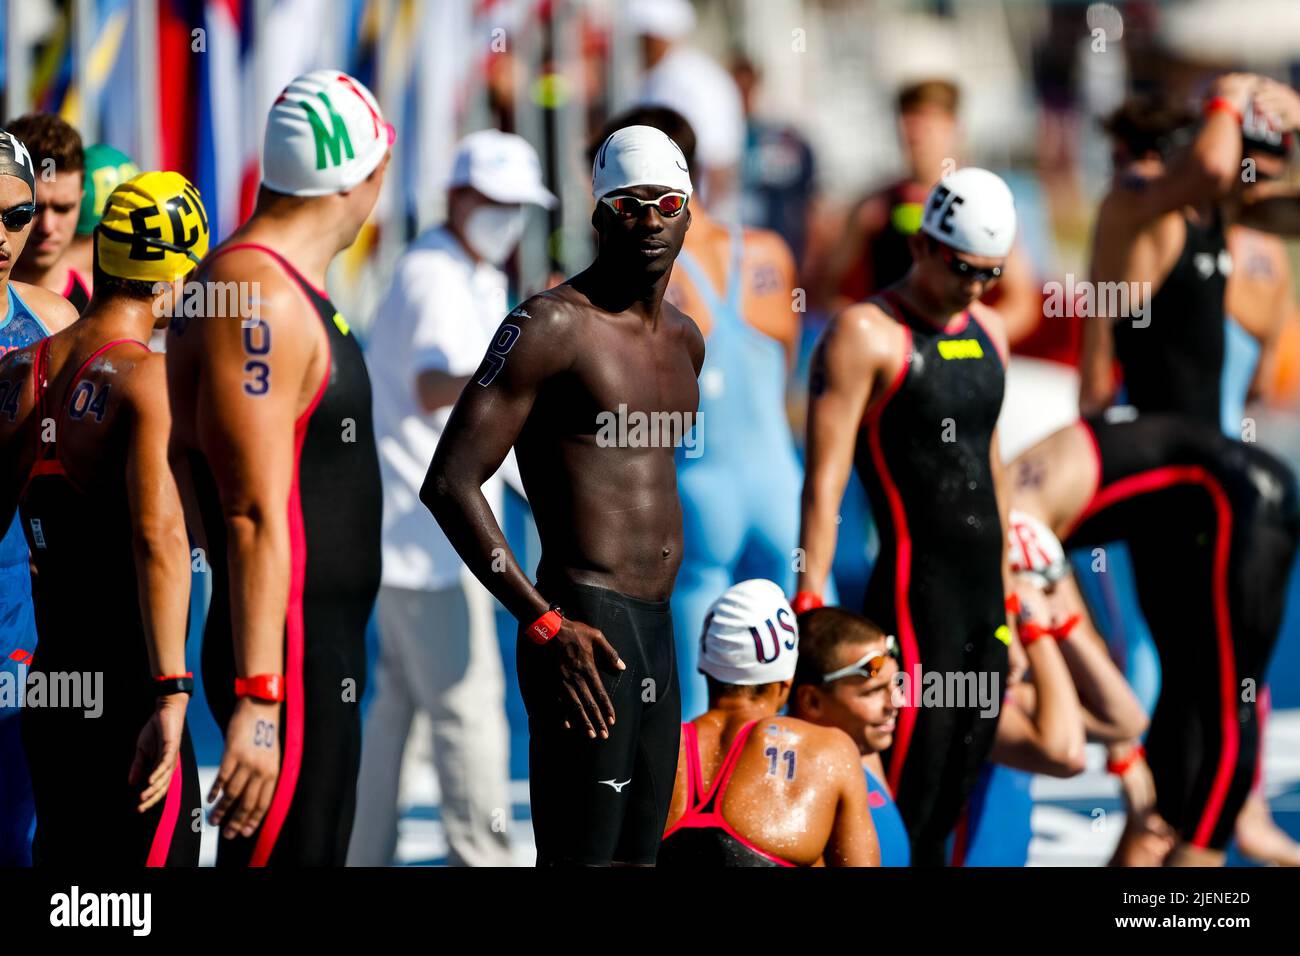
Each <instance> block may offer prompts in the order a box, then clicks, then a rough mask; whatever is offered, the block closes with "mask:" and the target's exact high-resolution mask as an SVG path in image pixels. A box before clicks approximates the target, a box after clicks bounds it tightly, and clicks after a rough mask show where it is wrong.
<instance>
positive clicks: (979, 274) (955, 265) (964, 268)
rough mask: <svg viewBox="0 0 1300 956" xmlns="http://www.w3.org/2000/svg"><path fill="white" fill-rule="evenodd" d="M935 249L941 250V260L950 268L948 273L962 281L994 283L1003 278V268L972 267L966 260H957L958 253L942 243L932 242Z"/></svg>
mask: <svg viewBox="0 0 1300 956" xmlns="http://www.w3.org/2000/svg"><path fill="white" fill-rule="evenodd" d="M931 245H933V246H934V248H935V249H937V250H939V258H941V259H942V260H943V262H944V265H946V266H947V267H948V271H949V272H951V273H952V274H953V275H955V276H958V277H959V278H962V279H974V280H975V281H976V282H985V283H987V282H992V281H993V280H994V279H1000V278H1002V267H1001V266H994V267H993V268H991V269H980V268H978V267H977V266H973V265H971V264H970V263H969V262H967V261H966V260H965V259H959V258H957V255H956V253H954V252H953V251H952V250H951V249H949V248H948V247H947V246H945V245H944V244H943V243H941V242H933V241H932V242H931Z"/></svg>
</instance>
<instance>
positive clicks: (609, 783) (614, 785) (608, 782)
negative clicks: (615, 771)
mask: <svg viewBox="0 0 1300 956" xmlns="http://www.w3.org/2000/svg"><path fill="white" fill-rule="evenodd" d="M596 782H597V783H603V784H605V785H606V786H608V787H612V788H613V790H614V792H615V793H622V792H623V788H624V787H626V786H627V785H628V784H629V783H631V782H632V778H631V777H628V778H627V779H626V780H624V781H623V782H622V783H619V782H618V781H617V780H597V781H596Z"/></svg>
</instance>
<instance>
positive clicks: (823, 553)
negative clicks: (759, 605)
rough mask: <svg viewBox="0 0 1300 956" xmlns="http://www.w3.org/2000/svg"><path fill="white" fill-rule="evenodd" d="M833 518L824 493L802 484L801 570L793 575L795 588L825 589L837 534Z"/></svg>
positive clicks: (832, 510) (815, 591)
mask: <svg viewBox="0 0 1300 956" xmlns="http://www.w3.org/2000/svg"><path fill="white" fill-rule="evenodd" d="M835 518H836V514H835V509H834V508H831V507H829V506H827V505H826V504H825V496H820V495H818V494H816V493H815V492H813V493H809V491H808V487H807V486H805V489H804V497H803V505H802V509H801V516H800V525H799V527H800V534H799V547H800V548H801V549H802V550H803V555H802V557H803V570H802V571H800V572H799V573H798V574H797V575H796V576H795V589H796V590H797V591H811V592H812V593H814V594H822V593H823V592H824V590H825V588H826V580H827V579H828V578H829V577H830V573H831V565H832V562H833V560H834V557H835V541H836V538H837V537H838V529H837V528H836V526H835Z"/></svg>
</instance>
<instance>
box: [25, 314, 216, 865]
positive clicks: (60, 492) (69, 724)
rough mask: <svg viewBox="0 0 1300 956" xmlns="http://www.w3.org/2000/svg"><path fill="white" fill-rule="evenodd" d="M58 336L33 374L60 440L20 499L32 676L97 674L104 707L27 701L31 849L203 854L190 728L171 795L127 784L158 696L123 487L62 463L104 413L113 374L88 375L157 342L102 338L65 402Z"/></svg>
mask: <svg viewBox="0 0 1300 956" xmlns="http://www.w3.org/2000/svg"><path fill="white" fill-rule="evenodd" d="M49 343H50V340H49V339H44V340H43V341H42V342H41V343H40V345H38V346H37V352H36V364H35V367H34V369H33V374H32V386H33V391H34V395H35V399H36V416H37V421H38V422H40V423H45V422H47V421H52V422H53V429H52V432H51V434H52V435H53V437H54V439H55V440H53V441H45V442H42V444H41V449H40V452H39V454H38V456H37V459H36V461H35V463H34V464H33V466H32V470H31V473H30V475H29V477H28V479H27V484H26V486H25V487H24V489H23V491H22V494H21V496H20V499H19V513H20V515H21V519H22V526H23V532H24V534H25V536H26V538H27V546H28V548H29V549H30V550H31V555H32V562H33V564H34V565H35V568H36V573H35V574H34V575H33V577H32V598H33V603H34V605H35V609H36V626H37V631H38V633H39V634H40V641H39V642H38V644H37V646H36V651H35V654H34V655H33V657H32V665H31V669H32V676H35V675H36V674H46V675H54V674H64V675H91V674H102V675H103V678H102V681H103V683H102V690H101V696H100V700H99V704H100V706H101V707H102V713H100V714H99V715H98V716H97V717H93V718H92V717H89V716H87V713H86V710H87V709H88V708H69V707H49V706H44V707H24V708H23V711H22V721H23V726H22V730H23V745H24V748H25V750H26V752H27V762H28V766H29V767H30V769H31V775H32V790H33V793H34V795H35V800H36V821H37V822H36V838H35V841H34V842H33V845H32V857H33V861H34V862H35V863H36V864H37V865H47V866H48V865H68V866H70V865H74V864H75V865H83V864H84V863H85V862H86V860H87V859H93V860H94V861H95V862H96V863H97V864H100V865H108V866H144V865H148V866H197V865H198V862H199V833H198V831H197V830H196V829H195V828H194V827H192V826H191V822H192V821H193V820H194V818H195V817H194V815H195V813H196V812H198V811H199V809H200V808H201V806H202V804H201V802H200V797H199V783H198V773H197V768H196V764H195V760H194V750H193V748H192V747H191V745H190V737H189V731H188V730H186V731H185V735H184V737H183V739H182V745H181V755H180V759H179V763H178V766H177V769H176V772H175V773H174V774H173V776H172V780H171V785H170V787H169V788H168V791H167V795H166V797H165V798H164V799H163V800H161V801H159V802H158V803H157V804H155V805H154V806H153V807H152V808H151V809H150V810H149V811H148V812H147V813H143V814H141V813H139V812H137V810H136V805H137V804H138V802H139V798H140V791H141V790H142V789H143V784H141V785H139V786H137V787H130V786H128V785H127V772H128V771H129V770H130V768H131V764H132V761H133V760H134V758H135V750H136V741H137V740H138V738H139V736H140V731H141V730H142V729H143V728H144V726H145V724H146V723H147V722H148V720H149V718H150V716H151V715H152V714H153V712H154V708H155V706H156V701H157V698H156V696H155V695H154V688H153V682H152V673H151V670H150V664H149V652H148V648H147V647H146V645H145V631H144V622H143V618H142V616H141V613H140V597H139V595H140V582H139V579H138V576H137V574H136V562H135V554H134V546H133V541H134V538H135V535H134V533H133V531H132V527H131V520H130V515H129V513H128V510H127V506H126V498H127V495H126V489H125V488H124V487H123V484H122V481H121V479H120V478H115V477H114V476H113V474H112V470H111V469H107V470H106V473H104V474H101V475H99V476H98V477H97V480H96V482H95V484H93V485H92V486H89V487H83V486H81V485H80V484H79V483H78V482H77V481H75V480H74V479H73V478H72V477H71V476H70V475H69V474H68V473H67V471H66V470H65V468H64V465H63V461H62V459H61V457H60V451H59V448H60V446H59V442H58V440H57V439H58V436H60V435H62V434H65V432H66V430H67V429H69V428H74V427H84V425H82V423H85V425H89V426H90V427H96V426H97V424H98V422H101V421H103V420H104V419H105V418H106V417H107V411H108V408H109V406H110V404H111V403H112V402H113V401H114V396H113V395H112V392H111V389H112V383H111V382H103V381H96V380H95V379H93V378H87V377H86V373H87V371H88V370H90V369H91V367H92V365H93V364H94V363H95V362H96V361H97V360H99V359H101V358H102V357H104V356H105V354H106V353H108V352H109V351H110V350H111V349H114V348H117V347H120V346H135V347H138V348H141V349H144V350H145V351H148V348H149V347H148V346H147V345H145V344H144V343H143V342H138V341H136V340H134V339H116V340H114V341H111V342H108V343H106V344H105V345H103V346H101V347H100V348H99V349H97V350H96V351H95V352H94V353H93V354H92V355H91V356H90V357H89V358H88V359H86V360H85V361H84V362H83V363H82V364H81V367H80V368H78V369H77V371H76V374H75V375H74V376H73V377H72V380H71V381H70V382H69V383H68V385H67V388H66V389H65V390H64V393H63V395H62V396H60V397H59V398H58V399H57V400H56V399H53V398H52V397H51V396H50V394H49V393H48V391H47V389H48V388H49V379H50V375H49V364H48V363H49V354H48V353H49ZM41 428H42V431H44V424H42V425H41ZM47 681H48V682H51V683H52V680H51V679H50V678H47ZM84 686H85V684H84V678H83V687H84ZM151 769H152V768H151ZM88 815H89V816H88ZM92 818H93V819H94V821H95V826H94V831H93V836H90V835H88V834H89V833H90V831H88V830H87V827H88V825H89V823H88V821H89V820H90V819H92ZM88 855H89V856H88Z"/></svg>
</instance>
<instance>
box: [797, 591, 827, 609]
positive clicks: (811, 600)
mask: <svg viewBox="0 0 1300 956" xmlns="http://www.w3.org/2000/svg"><path fill="white" fill-rule="evenodd" d="M825 606H826V605H825V602H823V601H822V596H821V595H820V594H816V593H814V592H812V591H800V592H799V593H798V594H796V595H795V596H794V600H793V601H791V602H790V610H792V611H794V613H795V614H802V613H804V611H811V610H814V609H815V608H819V607H825Z"/></svg>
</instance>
